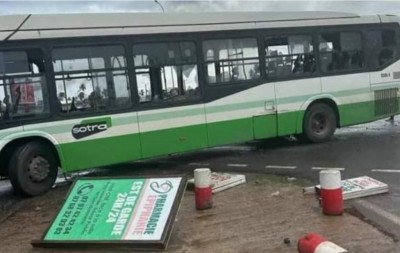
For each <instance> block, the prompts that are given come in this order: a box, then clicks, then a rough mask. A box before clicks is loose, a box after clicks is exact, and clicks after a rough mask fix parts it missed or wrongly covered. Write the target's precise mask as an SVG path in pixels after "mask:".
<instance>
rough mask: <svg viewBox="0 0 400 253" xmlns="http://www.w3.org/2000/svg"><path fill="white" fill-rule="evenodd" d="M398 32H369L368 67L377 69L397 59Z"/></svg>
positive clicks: (389, 30) (383, 30) (385, 30)
mask: <svg viewBox="0 0 400 253" xmlns="http://www.w3.org/2000/svg"><path fill="white" fill-rule="evenodd" d="M396 44H397V43H396V32H395V31H394V30H391V29H382V30H374V31H368V32H367V44H366V45H367V52H368V66H369V67H371V68H377V67H380V66H382V65H385V64H386V63H387V62H390V61H392V60H393V59H394V58H395V57H396V54H397V52H396Z"/></svg>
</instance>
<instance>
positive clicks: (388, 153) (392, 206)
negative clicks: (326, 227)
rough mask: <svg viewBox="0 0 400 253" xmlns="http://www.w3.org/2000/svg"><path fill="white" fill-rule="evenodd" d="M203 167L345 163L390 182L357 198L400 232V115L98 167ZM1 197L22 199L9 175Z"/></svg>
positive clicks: (287, 168) (276, 169) (289, 170)
mask: <svg viewBox="0 0 400 253" xmlns="http://www.w3.org/2000/svg"><path fill="white" fill-rule="evenodd" d="M115 167H119V169H117V168H115ZM197 167H209V168H211V169H212V170H214V171H237V172H261V173H271V174H281V175H285V176H288V177H296V178H306V179H309V180H311V181H312V182H313V183H315V184H317V183H318V177H319V174H318V173H319V171H318V170H315V169H313V168H315V167H326V168H344V170H343V171H342V178H343V179H346V178H352V177H358V176H363V175H368V176H371V177H373V178H376V179H378V180H380V181H382V182H385V183H387V184H389V187H390V193H389V194H383V195H379V196H374V197H368V198H364V199H362V200H357V201H355V202H354V205H355V206H356V207H357V208H358V209H359V210H360V211H361V212H362V213H363V214H364V215H366V216H367V217H368V218H370V219H371V220H372V221H374V222H376V223H377V224H379V225H381V226H383V227H384V228H385V229H386V230H387V231H388V232H390V233H392V234H395V235H396V236H397V237H398V238H400V234H399V233H400V224H397V223H398V222H399V221H400V117H398V118H395V121H394V122H392V123H391V122H387V121H383V120H382V121H378V122H374V123H370V124H365V125H360V126H353V127H347V128H344V129H340V130H338V131H337V133H336V135H335V137H334V139H333V140H332V141H330V142H328V143H323V144H313V145H310V144H301V143H299V142H297V141H296V140H292V139H290V138H287V139H282V138H280V139H274V140H269V141H264V142H254V143H248V144H246V145H240V146H229V147H220V148H213V149H207V150H203V151H200V152H194V153H190V154H185V155H177V156H171V157H168V158H163V159H157V160H152V161H145V162H136V163H130V164H123V165H118V166H113V167H109V168H108V169H105V170H101V171H100V172H97V173H99V174H101V175H109V176H113V175H121V174H124V175H132V174H133V173H141V174H151V173H158V174H159V173H165V174H167V173H169V172H170V171H173V172H176V171H186V172H187V173H190V172H191V171H192V170H193V169H194V168H197ZM160 171H161V172H160ZM0 203H1V204H0V209H7V208H9V206H13V205H18V203H19V199H18V198H15V197H13V195H12V191H11V190H10V186H9V183H8V181H0ZM396 222H397V223H396ZM397 225H398V226H397Z"/></svg>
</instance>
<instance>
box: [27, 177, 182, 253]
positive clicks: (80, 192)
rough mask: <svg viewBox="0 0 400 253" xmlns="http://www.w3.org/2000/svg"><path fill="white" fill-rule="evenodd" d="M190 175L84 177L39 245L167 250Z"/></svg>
mask: <svg viewBox="0 0 400 253" xmlns="http://www.w3.org/2000/svg"><path fill="white" fill-rule="evenodd" d="M185 187H186V178H184V177H165V178H162V177H152V178H108V179H107V178H101V179H99V178H97V179H96V178H80V179H77V180H76V181H75V183H74V184H73V186H72V188H71V190H70V192H69V194H68V196H67V198H66V200H65V202H64V204H63V205H62V207H61V209H60V211H59V212H58V214H57V216H56V217H55V219H54V220H53V222H52V224H51V225H50V227H49V228H48V230H47V232H46V233H45V235H44V236H43V238H42V240H40V241H33V242H32V245H33V246H37V247H74V248H77V247H83V246H84V247H88V246H90V245H92V246H96V245H97V246H101V247H104V246H118V245H119V246H124V247H132V248H139V249H152V248H159V249H163V248H166V246H167V243H168V240H169V235H170V233H171V230H172V225H173V222H174V220H175V216H176V213H177V211H178V208H179V204H180V201H181V199H182V197H183V192H184V190H185Z"/></svg>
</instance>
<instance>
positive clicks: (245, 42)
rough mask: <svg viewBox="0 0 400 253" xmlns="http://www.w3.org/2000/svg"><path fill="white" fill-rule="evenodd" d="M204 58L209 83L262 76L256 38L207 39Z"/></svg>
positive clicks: (204, 45)
mask: <svg viewBox="0 0 400 253" xmlns="http://www.w3.org/2000/svg"><path fill="white" fill-rule="evenodd" d="M203 59H204V62H205V65H204V69H206V71H205V72H206V80H207V83H209V84H222V83H230V82H232V83H236V82H238V81H247V80H253V79H258V78H260V68H259V66H260V64H259V61H260V60H259V57H258V45H257V40H256V39H255V38H241V39H219V40H206V41H204V42H203Z"/></svg>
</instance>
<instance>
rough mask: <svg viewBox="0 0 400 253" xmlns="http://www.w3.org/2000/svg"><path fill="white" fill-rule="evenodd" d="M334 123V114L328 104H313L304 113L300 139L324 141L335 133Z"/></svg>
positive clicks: (313, 141)
mask: <svg viewBox="0 0 400 253" xmlns="http://www.w3.org/2000/svg"><path fill="white" fill-rule="evenodd" d="M336 123H337V119H336V114H335V112H334V111H333V109H332V108H331V107H330V106H328V105H326V104H322V103H317V104H314V105H312V106H311V107H310V108H309V109H308V110H307V111H306V113H305V115H304V122H303V134H302V136H301V137H302V138H301V139H303V140H306V141H308V142H312V143H320V142H326V141H328V140H330V139H331V138H332V136H333V134H334V133H335V130H336Z"/></svg>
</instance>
